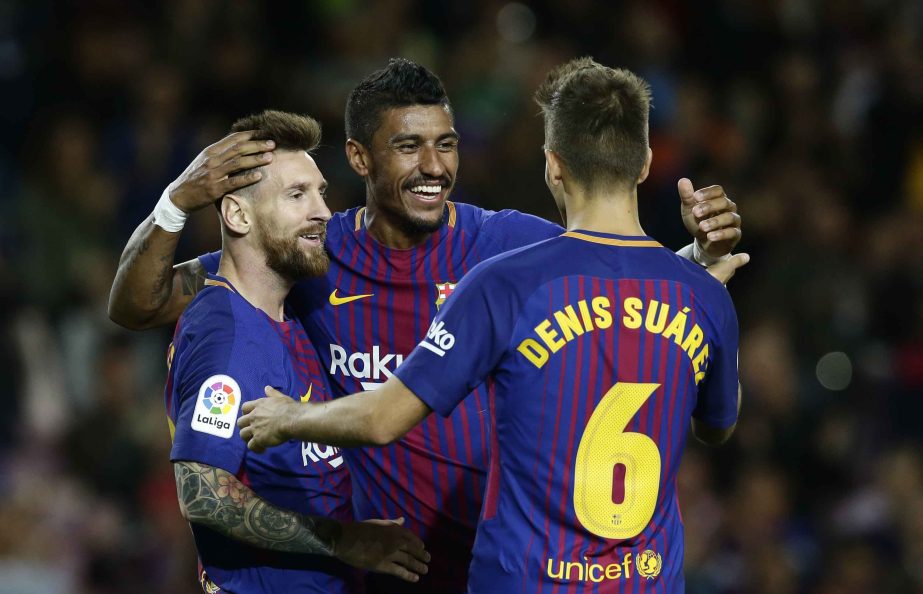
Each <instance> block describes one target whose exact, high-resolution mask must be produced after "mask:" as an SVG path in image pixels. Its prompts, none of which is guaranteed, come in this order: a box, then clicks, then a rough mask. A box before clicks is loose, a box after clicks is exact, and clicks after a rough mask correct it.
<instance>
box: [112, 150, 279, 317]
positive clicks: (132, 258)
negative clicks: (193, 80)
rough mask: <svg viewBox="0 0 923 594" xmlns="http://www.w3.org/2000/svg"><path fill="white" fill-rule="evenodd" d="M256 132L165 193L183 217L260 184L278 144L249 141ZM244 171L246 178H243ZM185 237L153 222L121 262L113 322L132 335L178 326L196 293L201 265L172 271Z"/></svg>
mask: <svg viewBox="0 0 923 594" xmlns="http://www.w3.org/2000/svg"><path fill="white" fill-rule="evenodd" d="M252 136H253V132H235V133H233V134H229V135H228V136H226V137H224V138H222V139H221V140H219V141H218V142H216V143H215V144H213V145H211V146H209V147H208V148H206V149H205V150H203V151H202V152H201V153H199V154H198V156H196V158H195V159H194V160H193V161H192V163H190V164H189V167H187V168H186V170H185V171H183V173H182V174H181V175H180V176H179V177H178V178H176V180H174V181H173V183H171V184H170V185H169V186H168V187H167V190H166V191H165V192H164V196H163V197H161V200H169V201H170V202H171V203H172V204H173V206H174V207H176V208H179V210H180V211H182V212H183V213H187V214H188V213H191V212H194V211H196V210H199V209H200V208H202V207H204V206H207V205H209V204H212V203H214V202H215V200H218V199H219V198H221V197H222V196H224V195H225V194H227V193H229V192H233V191H234V190H236V189H238V188H242V187H244V186H248V185H250V184H253V183H256V182H257V181H259V179H260V177H261V175H262V174H261V173H260V172H259V171H252V170H251V169H252V168H254V167H259V166H261V165H265V164H267V163H269V162H270V161H271V160H272V153H271V152H266V151H271V150H272V149H273V148H274V147H275V144H274V143H273V142H272V141H271V140H270V141H265V140H258V141H257V140H250V138H251V137H252ZM241 171H244V172H243V173H240V172H241ZM179 235H180V231H178V230H177V231H174V232H171V231H167V230H165V229H164V228H163V227H162V226H160V225H158V224H155V222H154V215H153V214H151V215H150V216H148V217H147V218H146V219H145V220H144V221H143V222H142V223H141V224H140V225H139V226H138V228H137V229H135V232H134V233H133V234H132V236H131V238H130V239H129V240H128V244H127V245H126V246H125V250H124V251H123V252H122V257H121V259H120V260H119V269H118V271H117V272H116V275H115V280H114V281H113V283H112V290H111V291H110V293H109V318H110V319H111V320H112V321H114V322H116V323H117V324H120V325H122V326H125V327H126V328H130V329H132V330H141V329H145V328H151V327H154V326H162V325H165V324H170V323H172V322H175V321H176V320H177V318H179V315H180V314H181V313H182V311H183V309H185V307H186V306H187V305H188V304H189V302H190V301H191V300H192V298H193V297H194V296H195V294H196V292H198V290H199V289H201V288H202V282H203V280H204V271H203V270H202V267H201V265H200V264H199V262H198V261H197V260H190V261H189V262H184V263H182V264H178V265H177V266H173V259H174V257H175V255H176V245H177V243H178V242H179Z"/></svg>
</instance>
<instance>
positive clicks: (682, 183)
mask: <svg viewBox="0 0 923 594" xmlns="http://www.w3.org/2000/svg"><path fill="white" fill-rule="evenodd" d="M676 189H677V190H679V197H680V199H681V200H682V201H683V202H684V203H685V204H688V205H689V206H692V205H693V204H695V188H694V187H693V185H692V182H691V181H689V178H688V177H684V178H682V179H681V180H679V181H678V182H677V183H676Z"/></svg>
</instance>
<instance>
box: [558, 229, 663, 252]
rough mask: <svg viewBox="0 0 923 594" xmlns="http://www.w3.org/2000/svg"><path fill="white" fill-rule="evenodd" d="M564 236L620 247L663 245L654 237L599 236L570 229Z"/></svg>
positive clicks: (657, 246) (653, 246)
mask: <svg viewBox="0 0 923 594" xmlns="http://www.w3.org/2000/svg"><path fill="white" fill-rule="evenodd" d="M564 237H572V238H574V239H580V240H583V241H589V242H592V243H601V244H603V245H615V246H619V247H652V248H659V247H663V246H662V245H660V244H659V243H658V242H656V241H654V240H653V239H646V238H645V239H615V238H614V237H597V236H596V235H590V234H588V233H581V232H579V231H568V232H567V233H564Z"/></svg>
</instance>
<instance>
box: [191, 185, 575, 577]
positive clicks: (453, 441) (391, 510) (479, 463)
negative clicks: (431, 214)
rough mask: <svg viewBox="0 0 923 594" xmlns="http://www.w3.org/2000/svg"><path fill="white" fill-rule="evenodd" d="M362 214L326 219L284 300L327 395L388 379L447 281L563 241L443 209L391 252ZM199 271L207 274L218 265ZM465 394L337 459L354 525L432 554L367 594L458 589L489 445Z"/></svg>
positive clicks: (515, 218)
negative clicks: (431, 226) (320, 239)
mask: <svg viewBox="0 0 923 594" xmlns="http://www.w3.org/2000/svg"><path fill="white" fill-rule="evenodd" d="M364 212H365V209H364V208H355V209H352V210H349V211H346V212H343V213H337V214H335V215H334V216H333V218H332V219H331V220H330V222H329V223H328V225H327V243H326V246H327V251H328V253H329V254H330V261H331V262H330V271H329V272H328V274H327V275H326V276H325V277H322V278H316V279H305V280H303V281H300V282H298V283H296V285H295V287H294V288H293V289H292V292H291V293H290V295H289V306H290V307H291V309H292V311H293V312H294V313H296V315H299V316H301V319H302V321H303V322H304V325H305V328H306V329H307V331H308V334H309V336H310V338H311V341H312V342H313V343H314V345H315V346H316V347H317V350H318V353H319V355H320V358H321V361H322V362H323V364H324V367H325V369H326V370H327V372H329V374H330V377H331V381H332V385H333V390H334V394H335V395H336V396H343V395H347V394H353V393H355V392H361V391H364V390H371V389H375V388H376V387H377V386H379V385H380V384H382V383H384V382H385V381H386V380H387V379H388V378H389V377H391V375H392V374H393V373H394V371H395V370H396V369H397V368H398V366H399V365H401V363H402V362H403V361H404V358H405V357H407V355H409V354H410V352H411V351H412V350H413V348H414V346H415V345H416V344H417V343H418V342H419V340H420V338H421V337H422V336H423V335H424V334H425V333H426V329H427V328H428V327H429V323H430V321H431V320H432V318H433V316H435V315H436V314H437V313H438V312H439V310H440V308H441V307H444V303H448V301H446V300H447V298H449V296H450V295H451V294H452V291H453V290H454V289H455V285H456V283H458V281H459V280H460V279H461V278H462V277H463V276H464V275H465V274H466V273H467V272H468V271H469V270H470V269H471V268H473V267H474V266H475V265H477V264H478V263H479V262H481V261H482V260H485V259H487V258H490V257H492V256H495V255H497V254H501V253H503V252H506V251H509V250H511V249H514V248H519V247H522V246H525V245H528V244H531V243H535V242H537V241H542V240H544V239H548V238H550V237H555V236H557V235H560V234H561V233H563V229H562V228H561V227H559V226H558V225H555V224H553V223H550V222H548V221H546V220H544V219H541V218H538V217H534V216H531V215H527V214H523V213H520V212H517V211H512V210H503V211H498V212H494V211H488V210H484V209H481V208H478V207H475V206H471V205H468V204H462V203H453V202H448V203H447V204H446V209H445V212H444V217H443V224H442V226H441V227H440V229H439V230H438V231H436V232H435V233H433V234H432V235H431V236H430V237H429V238H428V239H427V240H426V241H425V242H423V243H422V244H421V245H418V246H415V247H413V248H410V249H391V248H388V247H385V246H383V245H381V244H380V243H378V242H377V241H376V240H375V239H374V238H373V237H372V236H371V235H370V234H369V232H368V230H367V229H366V227H365V223H364V218H363V216H364ZM201 262H202V264H203V265H204V267H205V268H206V270H209V271H214V270H215V269H216V268H217V262H218V255H217V254H209V255H207V256H203V257H202V258H201ZM449 301H451V299H450V298H449ZM471 392H472V394H471V397H470V398H468V399H467V400H465V401H464V403H462V405H461V406H459V407H457V408H456V409H455V410H454V411H453V412H452V414H451V415H449V416H448V417H446V418H440V417H436V416H435V415H431V416H430V418H428V419H426V420H425V421H424V422H423V423H422V424H421V425H420V426H419V427H417V428H415V429H413V430H411V431H410V433H408V434H407V436H406V437H404V439H402V440H401V441H400V442H398V443H395V444H392V445H390V446H387V447H384V448H356V449H350V450H344V453H345V454H346V455H347V459H348V461H349V464H350V472H351V474H352V477H353V484H354V489H353V499H354V504H355V510H356V514H357V517H359V518H363V519H365V518H397V517H400V516H403V517H404V518H405V519H406V524H405V526H406V527H407V528H409V529H410V530H412V531H413V532H414V533H416V534H418V535H419V536H420V537H421V538H422V539H423V541H424V542H425V543H426V546H427V550H428V551H429V552H430V553H431V554H432V561H431V562H430V564H429V572H428V574H427V575H425V576H422V577H421V579H420V582H419V583H418V584H408V583H407V582H401V581H398V580H396V579H394V578H389V577H387V576H381V575H372V576H370V578H371V579H372V580H374V582H375V583H373V584H371V589H372V591H379V592H387V593H389V594H392V593H396V592H438V593H439V594H446V593H450V592H463V591H464V589H465V584H466V581H467V570H468V565H469V564H470V560H471V549H472V546H473V543H474V534H475V528H476V526H477V520H478V515H479V513H480V509H481V505H482V501H483V494H484V489H485V487H486V480H485V479H486V473H487V454H486V452H487V447H488V443H489V436H488V428H489V421H488V408H489V401H488V397H487V391H486V388H485V387H484V386H481V387H478V388H477V389H475V386H474V385H472V386H471Z"/></svg>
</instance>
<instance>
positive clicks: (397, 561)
mask: <svg viewBox="0 0 923 594" xmlns="http://www.w3.org/2000/svg"><path fill="white" fill-rule="evenodd" d="M403 523H404V518H398V519H397V520H366V521H365V522H352V523H344V524H343V528H342V532H341V533H340V536H339V538H337V539H336V541H335V542H334V546H333V555H334V556H335V557H337V558H338V559H340V560H341V561H343V562H344V563H347V564H349V565H352V566H353V567H358V568H360V569H369V570H372V571H377V572H380V573H387V574H391V575H393V576H397V577H399V578H401V579H403V580H407V581H408V582H416V581H418V580H419V579H420V576H421V575H424V574H426V572H427V569H428V568H427V566H426V564H427V563H429V560H430V555H429V553H427V552H426V549H425V547H424V545H423V541H422V540H420V539H419V538H418V537H417V536H416V535H415V534H414V533H413V532H411V531H410V530H407V529H406V528H404V527H403V526H402V524H403Z"/></svg>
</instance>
